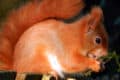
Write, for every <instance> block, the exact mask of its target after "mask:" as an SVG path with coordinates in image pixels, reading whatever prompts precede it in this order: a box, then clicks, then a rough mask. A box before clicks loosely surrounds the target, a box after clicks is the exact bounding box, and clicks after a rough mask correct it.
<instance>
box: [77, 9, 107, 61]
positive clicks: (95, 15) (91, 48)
mask: <svg viewBox="0 0 120 80" xmlns="http://www.w3.org/2000/svg"><path fill="white" fill-rule="evenodd" d="M78 24H79V25H78ZM77 26H79V27H80V35H81V38H82V39H80V40H81V41H80V44H81V48H82V51H81V50H80V54H82V55H84V56H87V57H89V58H92V59H95V60H98V61H99V60H100V58H101V57H103V56H106V55H107V51H108V36H107V33H106V31H105V28H104V25H103V13H102V10H101V9H100V8H99V7H94V8H93V9H92V10H91V12H90V13H89V14H87V15H86V16H83V17H82V18H81V20H80V21H79V22H78V23H77ZM99 62H100V61H99Z"/></svg>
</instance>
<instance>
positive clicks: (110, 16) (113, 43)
mask: <svg viewBox="0 0 120 80" xmlns="http://www.w3.org/2000/svg"><path fill="white" fill-rule="evenodd" d="M27 1H29V0H0V21H4V19H5V17H6V15H7V13H9V11H11V9H13V8H18V7H19V6H20V5H23V4H25V3H26V2H27ZM84 1H85V3H86V7H85V8H84V9H83V13H82V14H85V13H87V12H88V11H90V9H91V7H93V6H100V7H101V8H102V9H103V14H104V25H105V28H106V31H107V32H108V35H109V52H110V53H111V54H112V52H116V54H117V56H119V60H118V61H119V65H120V0H84ZM79 16H81V14H80V15H78V16H76V17H75V18H74V19H76V18H78V17H79ZM71 21H72V19H71ZM68 22H69V21H68ZM105 66H106V69H105V70H104V71H102V72H100V73H92V76H91V77H93V78H97V77H98V76H100V77H101V76H105V75H106V76H108V75H109V77H110V76H113V75H114V74H115V75H116V74H120V72H119V71H118V69H119V68H120V66H118V64H117V62H116V59H115V58H114V59H111V60H110V61H109V62H108V63H106V65H105ZM96 80H97V79H96ZM105 80H106V79H105ZM116 80H117V79H116Z"/></svg>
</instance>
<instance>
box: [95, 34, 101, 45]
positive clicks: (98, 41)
mask: <svg viewBox="0 0 120 80" xmlns="http://www.w3.org/2000/svg"><path fill="white" fill-rule="evenodd" d="M101 42H102V40H101V37H99V36H96V38H95V43H96V44H101Z"/></svg>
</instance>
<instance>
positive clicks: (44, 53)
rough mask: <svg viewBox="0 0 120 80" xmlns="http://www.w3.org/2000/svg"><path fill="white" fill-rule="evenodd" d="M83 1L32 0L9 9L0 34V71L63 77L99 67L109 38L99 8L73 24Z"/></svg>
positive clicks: (96, 69) (82, 5)
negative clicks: (67, 20) (72, 20)
mask: <svg viewBox="0 0 120 80" xmlns="http://www.w3.org/2000/svg"><path fill="white" fill-rule="evenodd" d="M84 6H85V4H84V2H83V0H41V1H39V0H32V1H30V2H28V3H27V4H25V5H23V6H22V7H20V8H19V9H18V10H14V11H12V12H11V13H10V14H9V15H8V17H7V19H6V21H5V22H4V23H3V25H2V30H1V33H0V44H1V45H0V70H15V71H17V72H18V73H24V72H32V73H42V74H52V75H59V76H64V75H63V73H75V72H84V71H86V70H92V71H95V72H99V71H100V69H101V66H100V64H101V61H100V60H99V58H100V57H102V56H106V55H107V49H108V37H107V33H106V31H105V29H104V25H103V23H102V20H103V13H102V10H101V9H100V8H99V7H93V8H92V10H91V11H90V12H89V13H88V14H86V15H85V16H83V17H81V18H80V19H79V20H77V21H75V22H72V23H65V22H63V21H61V20H59V19H69V18H71V17H73V16H75V15H77V14H78V13H79V12H80V11H81V10H82V9H83V8H84Z"/></svg>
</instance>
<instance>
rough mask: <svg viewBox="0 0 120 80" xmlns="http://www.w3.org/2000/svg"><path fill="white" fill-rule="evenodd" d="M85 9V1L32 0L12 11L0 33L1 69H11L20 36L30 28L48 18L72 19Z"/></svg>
mask: <svg viewBox="0 0 120 80" xmlns="http://www.w3.org/2000/svg"><path fill="white" fill-rule="evenodd" d="M83 7H84V3H83V0H32V1H31V2H28V3H27V4H25V5H24V6H22V7H20V8H19V9H17V10H14V11H12V13H10V14H9V15H8V18H7V20H6V21H5V22H4V23H3V26H2V28H3V29H2V32H1V33H0V69H3V68H5V69H9V67H8V65H10V64H12V57H13V55H11V54H12V53H13V51H14V46H15V44H16V42H17V40H18V39H19V37H20V35H21V34H22V33H23V32H24V31H25V30H26V29H28V28H29V27H30V26H32V25H33V24H35V23H37V22H40V21H42V20H45V19H48V18H59V19H68V18H71V17H73V16H75V15H76V14H77V13H79V11H80V10H81V9H82V8H83ZM2 64H3V66H2ZM10 66H11V65H10Z"/></svg>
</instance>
